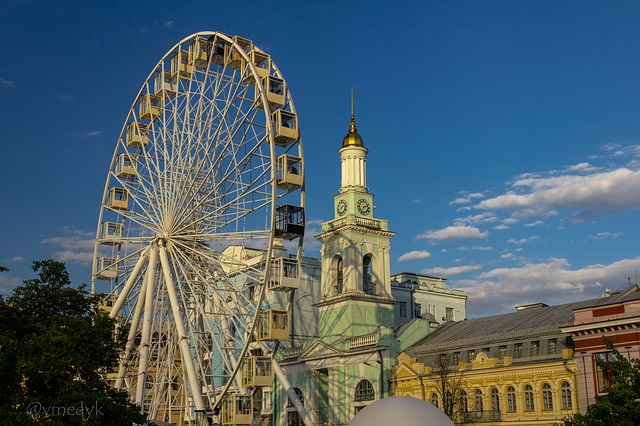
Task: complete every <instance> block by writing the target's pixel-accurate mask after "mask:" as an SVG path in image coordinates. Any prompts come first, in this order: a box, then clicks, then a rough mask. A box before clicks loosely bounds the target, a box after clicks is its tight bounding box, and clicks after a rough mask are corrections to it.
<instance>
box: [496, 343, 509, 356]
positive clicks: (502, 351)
mask: <svg viewBox="0 0 640 426" xmlns="http://www.w3.org/2000/svg"><path fill="white" fill-rule="evenodd" d="M505 356H507V345H502V346H500V347H499V348H498V358H504V357H505Z"/></svg>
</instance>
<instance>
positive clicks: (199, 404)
mask: <svg viewBox="0 0 640 426" xmlns="http://www.w3.org/2000/svg"><path fill="white" fill-rule="evenodd" d="M160 265H161V266H162V272H163V273H164V279H165V284H166V287H167V293H168V295H169V303H170V304H171V311H172V312H173V318H174V321H175V323H176V331H177V332H178V338H179V339H180V340H179V345H180V353H181V354H182V363H183V365H184V366H185V369H186V370H187V378H188V379H189V386H190V387H191V394H192V396H193V402H194V404H195V409H196V412H198V411H200V412H204V400H203V399H202V388H201V386H200V384H199V383H198V378H197V376H196V368H195V366H194V365H193V358H192V356H191V351H190V349H189V337H188V336H187V332H186V330H185V328H184V320H183V315H182V312H181V311H180V305H179V303H178V295H177V293H176V288H175V286H174V284H173V279H172V278H171V268H170V267H169V258H168V256H167V249H166V248H165V247H164V245H162V242H160Z"/></svg>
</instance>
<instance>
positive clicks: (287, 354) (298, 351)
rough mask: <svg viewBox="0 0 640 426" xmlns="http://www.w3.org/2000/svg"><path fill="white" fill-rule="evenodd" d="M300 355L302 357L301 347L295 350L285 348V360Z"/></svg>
mask: <svg viewBox="0 0 640 426" xmlns="http://www.w3.org/2000/svg"><path fill="white" fill-rule="evenodd" d="M300 355H302V346H299V347H296V348H286V349H285V350H284V357H285V359H288V358H298V357H299V356H300Z"/></svg>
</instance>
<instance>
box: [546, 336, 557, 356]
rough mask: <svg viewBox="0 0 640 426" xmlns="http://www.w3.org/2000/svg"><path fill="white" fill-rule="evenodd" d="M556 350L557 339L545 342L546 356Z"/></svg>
mask: <svg viewBox="0 0 640 426" xmlns="http://www.w3.org/2000/svg"><path fill="white" fill-rule="evenodd" d="M557 349H558V339H549V340H548V341H547V355H553V354H555V353H556V350H557Z"/></svg>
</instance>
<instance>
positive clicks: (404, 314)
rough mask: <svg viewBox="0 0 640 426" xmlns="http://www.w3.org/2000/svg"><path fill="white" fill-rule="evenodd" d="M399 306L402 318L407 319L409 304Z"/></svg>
mask: <svg viewBox="0 0 640 426" xmlns="http://www.w3.org/2000/svg"><path fill="white" fill-rule="evenodd" d="M398 306H399V307H400V316H401V317H402V318H406V317H407V302H400V303H398Z"/></svg>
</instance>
